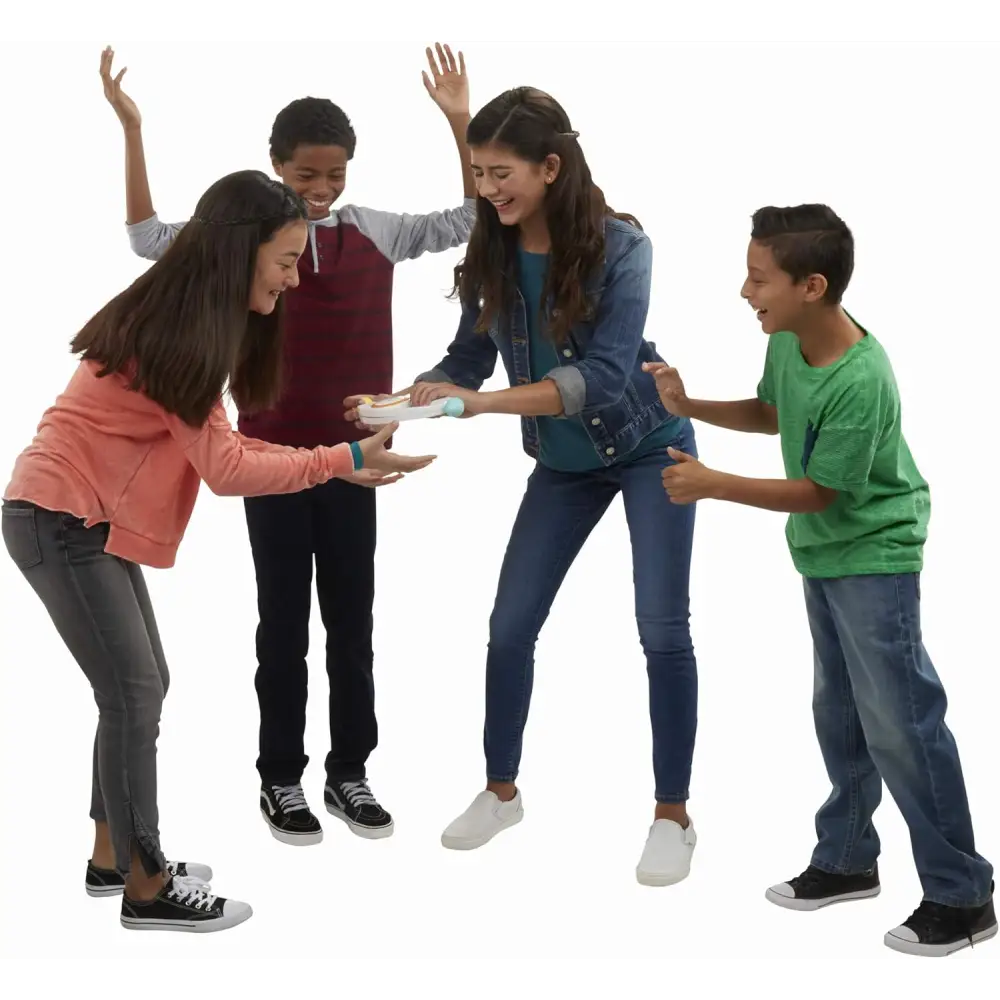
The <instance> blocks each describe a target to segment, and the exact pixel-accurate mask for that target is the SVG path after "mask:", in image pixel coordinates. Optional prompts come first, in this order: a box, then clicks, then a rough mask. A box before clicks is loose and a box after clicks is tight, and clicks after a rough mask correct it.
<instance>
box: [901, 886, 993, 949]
mask: <svg viewBox="0 0 1000 1000" xmlns="http://www.w3.org/2000/svg"><path fill="white" fill-rule="evenodd" d="M993 890H994V886H993V885H991V886H990V899H989V901H988V902H987V903H984V904H983V905H982V906H970V907H958V906H943V905H942V904H941V903H929V902H928V901H927V900H924V902H922V903H921V904H920V905H919V906H918V907H917V908H916V909H915V910H914V911H913V915H912V916H911V917H910V918H909V919H908V920H904V921H903V923H901V924H900V925H899V926H898V927H894V928H893V929H892V930H891V931H889V933H888V934H886V936H885V943H886V945H887V946H888V947H890V948H892V949H893V951H901V952H903V953H904V954H906V955H923V956H925V957H927V958H944V957H945V956H946V955H951V954H952V953H953V952H956V951H961V950H962V949H963V948H969V947H971V946H972V945H976V944H982V943H983V942H984V941H989V939H990V938H992V937H996V934H997V917H996V912H995V910H994V909H993V898H992V894H993Z"/></svg>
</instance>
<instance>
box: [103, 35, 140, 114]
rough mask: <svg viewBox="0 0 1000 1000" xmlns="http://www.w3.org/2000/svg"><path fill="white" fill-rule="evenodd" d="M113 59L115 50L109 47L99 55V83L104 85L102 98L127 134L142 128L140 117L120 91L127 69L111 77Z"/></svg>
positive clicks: (132, 104)
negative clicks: (113, 110)
mask: <svg viewBox="0 0 1000 1000" xmlns="http://www.w3.org/2000/svg"><path fill="white" fill-rule="evenodd" d="M114 58H115V50H114V49H113V48H111V46H110V45H109V46H108V47H107V48H106V49H105V50H104V51H103V52H102V53H101V82H102V83H103V84H104V96H105V97H106V98H107V100H108V103H109V104H110V105H111V107H113V108H114V109H115V114H116V115H118V120H119V121H120V122H121V123H122V128H124V129H125V131H126V132H128V131H130V130H132V129H138V128H140V127H141V126H142V115H140V114H139V109H138V108H137V107H136V105H135V101H133V100H132V98H131V97H129V96H128V94H126V93H125V92H124V91H123V90H122V77H123V76H124V75H125V72H126V70H127V69H128V67H127V66H125V67H123V68H122V69H121V70H120V71H119V73H118V75H117V76H116V77H114V78H112V76H111V64H112V62H114Z"/></svg>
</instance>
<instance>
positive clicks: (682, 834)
mask: <svg viewBox="0 0 1000 1000" xmlns="http://www.w3.org/2000/svg"><path fill="white" fill-rule="evenodd" d="M697 843H698V837H697V835H696V834H695V832H694V824H693V823H692V822H691V820H690V819H689V820H688V825H687V829H685V828H684V827H682V826H681V825H680V823H675V822H674V821H673V820H672V819H658V820H654V822H653V825H652V826H651V827H650V828H649V837H647V839H646V846H645V848H644V849H643V852H642V857H641V858H640V859H639V864H638V865H637V866H636V869H635V877H636V879H637V880H638V882H639V884H640V885H656V886H663V885H674V884H675V883H676V882H683V881H684V879H686V878H687V877H688V875H689V874H690V872H691V856H692V855H693V854H694V846H695V844H697Z"/></svg>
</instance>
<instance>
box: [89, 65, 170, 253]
mask: <svg viewBox="0 0 1000 1000" xmlns="http://www.w3.org/2000/svg"><path fill="white" fill-rule="evenodd" d="M114 57H115V53H114V50H113V49H112V48H110V47H108V48H106V49H105V50H104V51H103V52H102V53H101V82H102V83H103V84H104V96H105V97H106V98H107V101H108V103H109V104H110V105H111V107H112V108H113V109H114V112H115V114H116V115H117V116H118V120H119V121H120V122H121V125H122V130H123V131H124V133H125V223H126V226H127V228H128V236H129V243H130V244H131V247H132V251H133V253H135V254H136V255H137V256H139V257H143V258H145V259H146V260H159V258H160V257H162V256H163V253H164V251H165V250H166V249H167V247H168V246H169V245H170V243H171V241H172V240H173V238H174V237H175V236H176V235H177V233H179V232H180V229H181V224H180V223H173V224H168V223H162V222H160V220H159V219H158V218H157V216H156V211H155V209H154V208H153V198H152V195H151V194H150V192H149V177H148V175H147V173H146V153H145V150H144V148H143V144H142V116H141V115H140V114H139V109H138V107H137V106H136V104H135V101H133V100H132V98H131V97H129V96H128V94H126V93H125V92H124V91H123V90H122V86H121V84H122V77H124V76H125V72H126V69H127V67H125V68H123V69H121V70H120V71H119V73H118V75H117V76H115V77H112V75H111V68H112V62H113V61H114Z"/></svg>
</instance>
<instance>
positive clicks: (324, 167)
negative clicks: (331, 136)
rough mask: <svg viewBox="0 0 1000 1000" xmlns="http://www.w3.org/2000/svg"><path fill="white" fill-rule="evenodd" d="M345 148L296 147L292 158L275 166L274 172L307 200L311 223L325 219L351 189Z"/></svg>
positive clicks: (274, 164)
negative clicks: (313, 220)
mask: <svg viewBox="0 0 1000 1000" xmlns="http://www.w3.org/2000/svg"><path fill="white" fill-rule="evenodd" d="M347 160H348V155H347V150H346V149H344V147H343V146H305V145H303V146H296V147H295V151H294V152H293V153H292V158H291V159H290V160H286V161H285V162H284V163H279V162H277V161H274V162H273V166H274V172H275V173H276V174H277V175H278V176H279V177H280V178H281V179H282V181H284V183H285V184H287V185H288V186H289V187H290V188H291V189H292V190H293V191H294V192H295V193H296V194H297V195H299V196H300V197H302V198H303V200H304V201H305V203H306V205H307V207H308V209H309V218H310V219H325V218H326V217H327V216H328V215H329V214H330V209H331V208H332V207H333V203H334V202H335V201H336V200H337V199H338V198H339V197H340V196H341V195H342V194H343V193H344V187H345V186H346V185H347Z"/></svg>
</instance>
